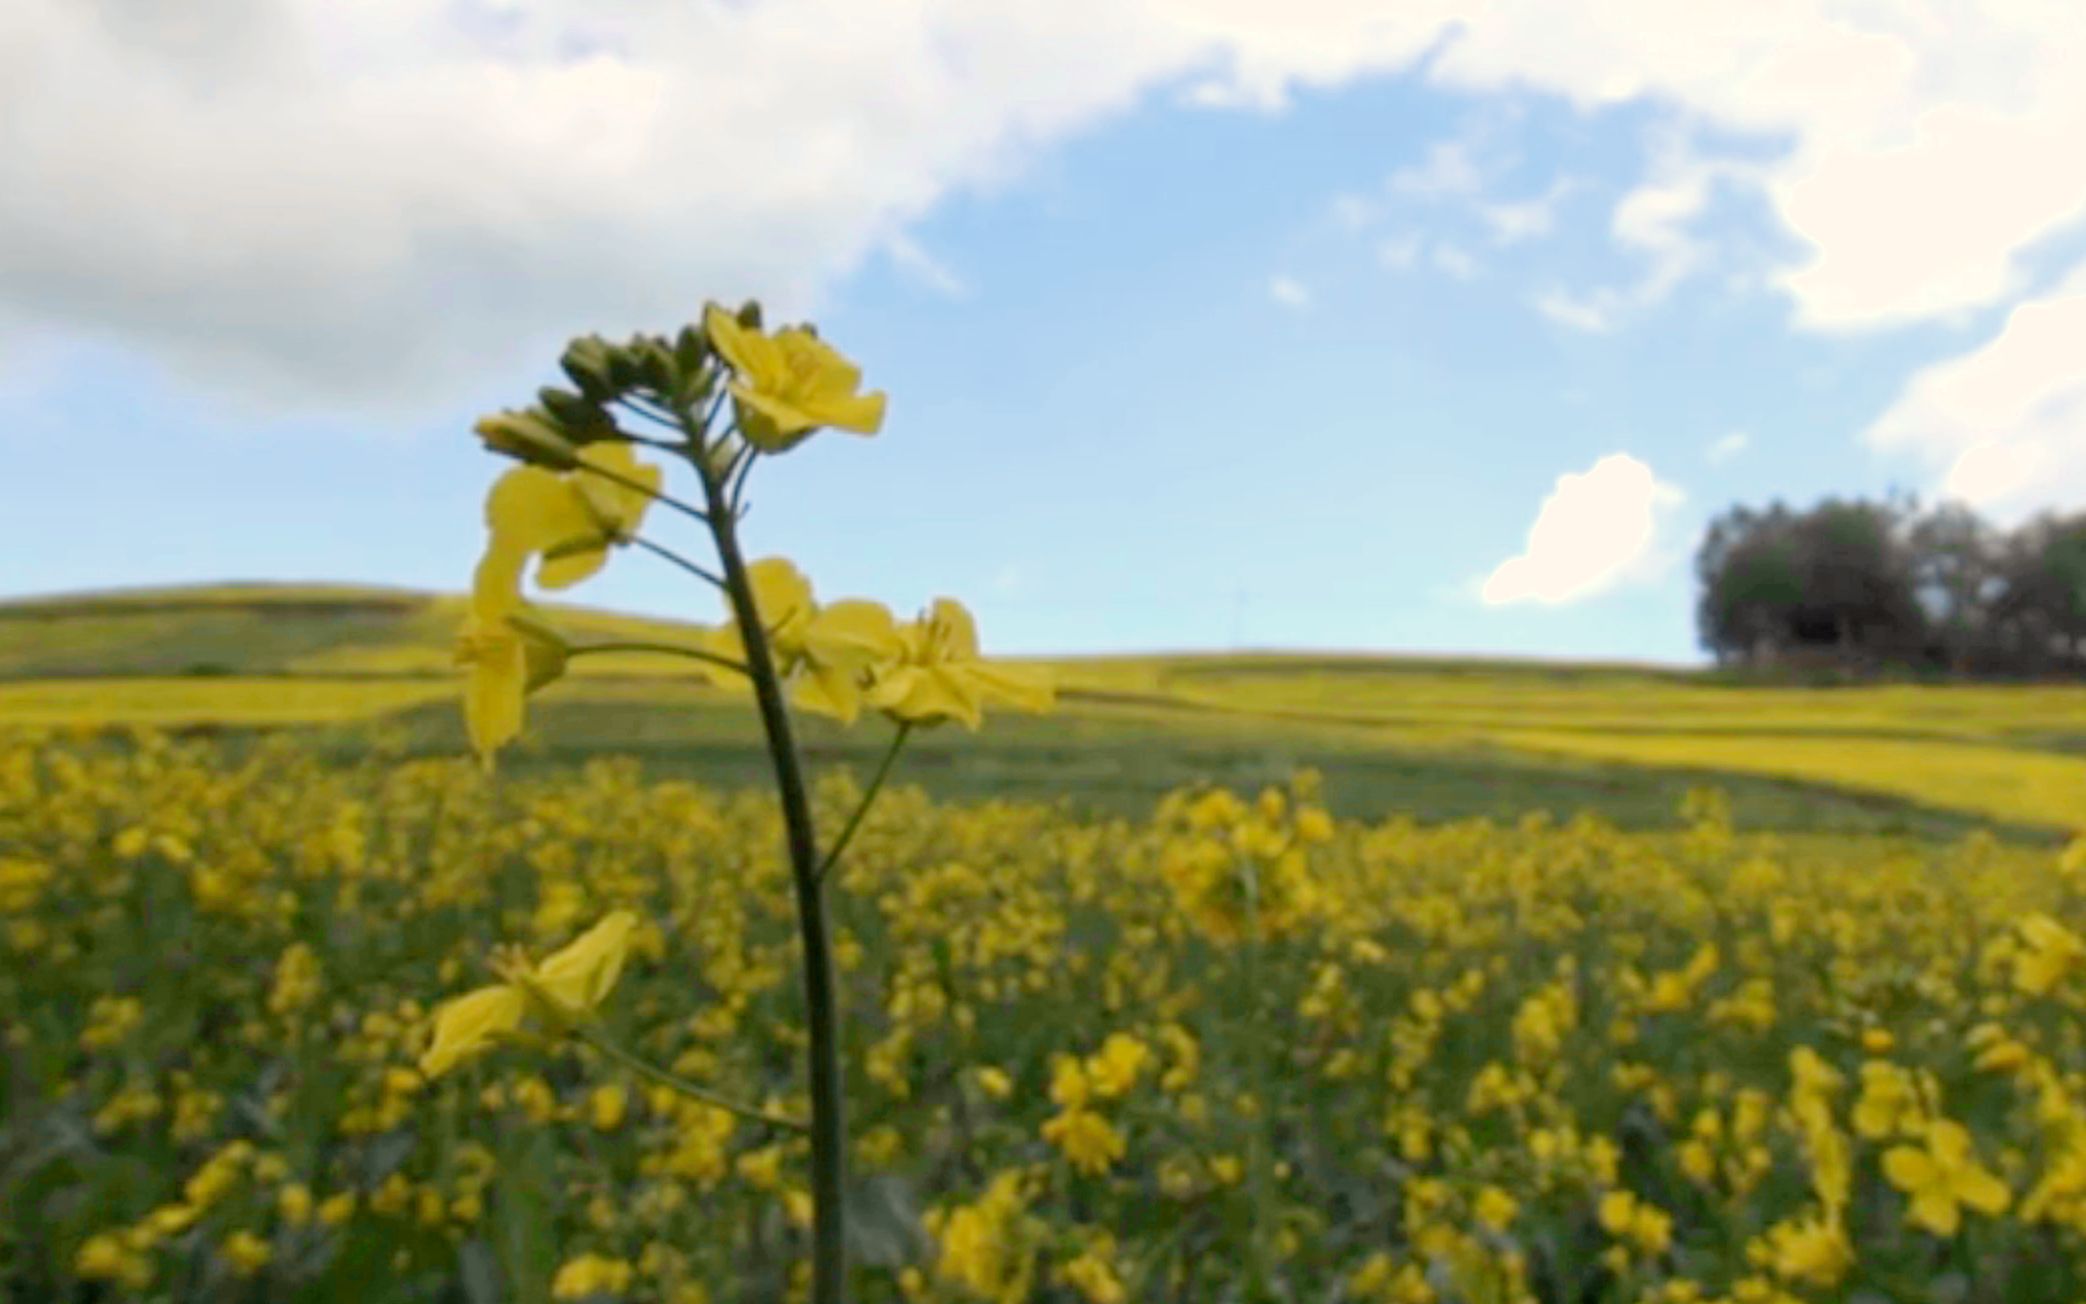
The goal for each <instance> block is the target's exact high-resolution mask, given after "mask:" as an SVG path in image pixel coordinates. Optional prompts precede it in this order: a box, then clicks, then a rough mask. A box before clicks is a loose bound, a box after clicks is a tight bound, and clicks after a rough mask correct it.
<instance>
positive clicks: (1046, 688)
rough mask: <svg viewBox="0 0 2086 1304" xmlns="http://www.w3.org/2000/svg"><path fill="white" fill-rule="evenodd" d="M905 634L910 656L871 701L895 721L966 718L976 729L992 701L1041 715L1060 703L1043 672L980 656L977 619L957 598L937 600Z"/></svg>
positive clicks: (881, 676)
mask: <svg viewBox="0 0 2086 1304" xmlns="http://www.w3.org/2000/svg"><path fill="white" fill-rule="evenodd" d="M899 635H900V637H901V639H902V640H903V642H904V655H903V657H902V658H901V659H900V660H899V662H898V663H897V664H896V665H894V666H892V667H890V668H889V669H886V670H883V671H880V672H879V673H878V674H877V676H876V682H875V683H874V684H873V685H872V686H871V688H870V690H869V695H868V699H867V700H868V702H869V704H870V705H871V706H874V707H876V708H877V709H879V710H881V711H885V712H887V713H889V714H890V715H891V716H892V717H893V718H895V719H898V720H905V721H911V722H913V723H916V724H934V723H937V722H939V721H942V720H961V721H962V722H963V723H964V724H965V725H966V726H968V727H969V728H972V729H976V728H978V726H979V725H981V724H982V723H984V705H985V703H987V702H999V703H1004V704H1006V705H1008V706H1011V707H1013V708H1014V709H1015V710H1018V711H1029V712H1033V713H1037V714H1040V713H1042V712H1045V711H1048V710H1050V708H1051V706H1052V705H1053V703H1054V694H1053V693H1052V691H1051V687H1050V681H1049V679H1048V678H1047V677H1046V676H1045V675H1043V674H1042V672H1040V671H1035V670H1029V669H1026V668H1015V667H1011V666H1004V665H996V664H994V663H992V662H989V661H985V660H983V659H981V658H980V657H979V655H978V626H977V622H976V621H974V620H972V619H971V613H970V612H969V611H968V610H966V609H965V608H964V605H963V604H962V603H960V602H958V601H956V600H955V599H954V598H937V599H935V602H934V607H933V609H932V610H930V611H929V612H928V613H927V614H926V615H924V616H922V617H921V618H920V619H919V620H918V621H916V622H914V623H913V624H912V625H909V626H907V627H906V628H904V629H902V630H900V631H899Z"/></svg>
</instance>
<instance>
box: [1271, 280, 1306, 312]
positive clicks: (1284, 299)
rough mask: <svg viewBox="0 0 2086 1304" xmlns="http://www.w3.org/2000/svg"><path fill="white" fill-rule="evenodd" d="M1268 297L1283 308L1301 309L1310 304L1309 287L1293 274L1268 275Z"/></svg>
mask: <svg viewBox="0 0 2086 1304" xmlns="http://www.w3.org/2000/svg"><path fill="white" fill-rule="evenodd" d="M1268 298H1270V299H1273V300H1274V301H1275V302H1276V303H1279V304H1281V305H1282V306H1283V307H1285V308H1293V309H1299V310H1301V309H1304V308H1308V307H1310V306H1311V291H1310V289H1309V288H1307V287H1306V286H1305V285H1304V283H1303V282H1302V281H1299V280H1297V279H1296V278H1295V277H1293V276H1271V277H1269V278H1268Z"/></svg>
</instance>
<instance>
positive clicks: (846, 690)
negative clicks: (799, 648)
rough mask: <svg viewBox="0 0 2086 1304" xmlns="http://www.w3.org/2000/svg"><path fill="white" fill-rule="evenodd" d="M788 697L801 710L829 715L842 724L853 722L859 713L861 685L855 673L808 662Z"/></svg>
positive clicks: (860, 712) (860, 708)
mask: <svg viewBox="0 0 2086 1304" xmlns="http://www.w3.org/2000/svg"><path fill="white" fill-rule="evenodd" d="M791 698H792V700H794V701H795V702H796V704H797V705H798V706H800V707H802V708H803V709H804V710H806V711H816V712H818V713H819V714H820V715H830V716H832V717H833V718H834V719H836V720H838V721H840V722H841V723H842V724H853V723H854V722H855V719H856V717H858V716H860V715H861V714H862V687H861V684H860V683H859V682H858V681H857V678H856V673H855V672H854V671H852V670H845V669H841V668H839V667H835V666H822V665H819V664H818V663H816V662H813V663H811V666H810V669H809V670H808V671H807V672H806V673H805V675H804V677H803V678H801V679H799V680H798V681H797V683H796V687H795V688H794V689H793V690H792V691H791Z"/></svg>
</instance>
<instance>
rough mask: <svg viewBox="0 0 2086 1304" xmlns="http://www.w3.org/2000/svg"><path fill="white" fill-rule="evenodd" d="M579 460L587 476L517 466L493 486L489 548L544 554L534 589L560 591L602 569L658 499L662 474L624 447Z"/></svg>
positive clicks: (589, 449)
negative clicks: (655, 498) (609, 554)
mask: <svg viewBox="0 0 2086 1304" xmlns="http://www.w3.org/2000/svg"><path fill="white" fill-rule="evenodd" d="M579 461H580V462H581V463H582V464H583V465H584V466H586V467H592V468H594V469H593V470H592V471H588V470H584V469H583V470H575V471H568V472H562V473H561V472H557V471H549V470H545V469H544V468H543V467H540V466H518V467H515V468H514V469H513V470H511V471H508V472H507V473H506V474H504V475H502V476H501V477H500V478H499V479H498V480H497V481H495V482H494V483H493V487H492V491H491V492H490V493H488V494H487V495H486V498H485V524H486V528H487V529H488V530H490V531H491V532H492V538H493V546H494V548H496V549H498V548H506V549H515V550H519V551H520V552H521V553H522V554H524V556H528V555H541V556H542V558H543V561H542V563H541V564H540V565H539V566H538V567H537V569H536V582H537V583H538V584H540V585H542V586H543V587H544V588H546V589H565V588H570V587H572V586H573V585H575V584H577V583H579V582H580V581H581V580H583V579H586V578H587V577H588V576H590V575H592V574H594V573H595V572H596V571H598V570H600V569H601V568H602V566H603V565H604V564H605V563H606V562H607V561H608V550H609V548H610V547H612V546H613V545H615V544H618V543H621V542H622V541H624V540H626V539H628V538H629V537H630V536H631V535H632V534H633V533H635V532H636V530H637V526H638V522H640V521H641V520H643V519H644V514H645V508H646V507H647V506H649V505H650V504H651V501H652V498H653V497H654V496H655V495H656V494H657V493H658V492H659V487H660V484H661V482H662V473H661V471H660V469H659V468H658V467H656V466H652V465H650V464H647V463H641V462H639V461H638V460H637V454H636V453H634V452H633V451H631V446H630V445H629V444H624V443H600V444H588V445H587V446H586V447H585V448H583V449H581V450H580V453H579Z"/></svg>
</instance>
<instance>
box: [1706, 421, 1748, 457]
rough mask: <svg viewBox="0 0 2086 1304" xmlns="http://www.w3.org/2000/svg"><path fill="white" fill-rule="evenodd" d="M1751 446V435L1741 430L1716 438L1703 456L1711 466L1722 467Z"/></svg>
mask: <svg viewBox="0 0 2086 1304" xmlns="http://www.w3.org/2000/svg"><path fill="white" fill-rule="evenodd" d="M1752 444H1753V437H1752V436H1751V435H1749V434H1747V433H1746V432H1745V431H1743V430H1733V431H1730V432H1729V433H1727V434H1722V435H1719V436H1717V438H1716V440H1715V441H1714V442H1712V443H1711V444H1710V446H1709V449H1708V451H1706V452H1705V453H1703V456H1704V457H1706V458H1708V459H1709V464H1710V465H1711V466H1722V465H1723V464H1724V463H1726V462H1728V461H1730V460H1731V459H1732V458H1734V457H1737V456H1738V455H1739V454H1740V453H1743V452H1745V451H1746V449H1748V448H1750V447H1751V446H1752Z"/></svg>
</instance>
